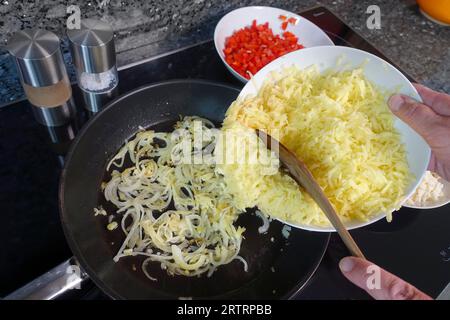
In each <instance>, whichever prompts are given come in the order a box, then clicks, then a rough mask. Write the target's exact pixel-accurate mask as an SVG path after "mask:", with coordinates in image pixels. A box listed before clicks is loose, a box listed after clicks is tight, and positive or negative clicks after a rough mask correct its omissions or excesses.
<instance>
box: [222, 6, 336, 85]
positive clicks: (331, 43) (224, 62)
mask: <svg viewBox="0 0 450 320" xmlns="http://www.w3.org/2000/svg"><path fill="white" fill-rule="evenodd" d="M245 10H277V11H283V12H285V13H286V14H289V16H292V17H295V18H297V19H304V20H306V21H307V23H311V24H312V25H314V26H315V27H317V28H318V29H320V30H321V31H322V33H323V35H324V37H326V38H327V39H328V40H329V42H330V44H329V45H328V46H334V42H333V40H331V38H330V37H329V36H328V34H327V33H326V32H325V31H324V30H323V29H322V28H320V27H319V26H318V25H316V24H315V23H314V22H312V21H311V20H309V19H307V18H305V17H303V16H301V15H299V14H297V13H294V12H292V11H288V10H285V9H281V8H276V7H271V6H245V7H240V8H236V9H234V10H232V11H230V12H228V13H227V14H225V15H224V16H223V17H222V18H220V20H219V22H217V24H216V26H215V28H214V35H213V40H214V47H215V49H216V52H217V54H218V55H219V57H220V59H221V60H222V62H223V64H224V65H225V66H226V68H227V69H228V70H229V71H230V72H231V73H232V74H233V75H234V76H235V77H236V78H238V79H239V80H240V81H241V82H243V83H244V84H245V83H247V82H248V81H249V79H246V78H244V77H243V76H242V75H240V74H239V73H238V72H236V71H235V70H234V69H233V68H232V67H231V66H230V65H229V64H228V63H227V62H226V61H225V57H224V54H223V52H221V51H220V50H219V47H218V42H219V41H218V39H217V38H218V32H219V26H221V24H223V23H224V20H225V19H226V18H227V17H229V15H231V14H233V13H235V12H238V11H245ZM324 46H327V45H324ZM307 48H314V47H305V48H303V49H300V50H304V49H307ZM296 51H298V50H296ZM293 52H295V51H293ZM290 53H292V52H290ZM278 58H280V57H278ZM278 58H277V59H278ZM275 60H276V59H275ZM275 60H274V61H275ZM269 64H270V63H269ZM263 68H264V67H263ZM260 70H262V69H260ZM260 70H258V72H259V71H260Z"/></svg>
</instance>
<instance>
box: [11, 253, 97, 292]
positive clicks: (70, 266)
mask: <svg viewBox="0 0 450 320" xmlns="http://www.w3.org/2000/svg"><path fill="white" fill-rule="evenodd" d="M88 278H89V277H88V275H87V274H86V272H84V271H83V270H82V269H81V267H80V265H79V264H78V262H77V260H76V259H75V258H74V257H72V258H70V259H69V260H67V261H64V262H63V263H61V264H60V265H58V266H56V267H55V268H53V269H51V270H50V271H48V272H46V273H44V274H43V275H41V276H40V277H38V278H36V279H34V280H33V281H31V282H30V283H28V284H26V285H25V286H23V287H22V288H20V289H17V290H16V291H14V292H13V293H11V294H9V295H8V296H6V297H5V298H4V299H5V300H53V299H56V298H58V297H60V296H61V295H62V294H64V293H67V292H68V291H69V290H72V289H80V288H81V285H82V283H83V282H84V281H85V280H87V279H88Z"/></svg>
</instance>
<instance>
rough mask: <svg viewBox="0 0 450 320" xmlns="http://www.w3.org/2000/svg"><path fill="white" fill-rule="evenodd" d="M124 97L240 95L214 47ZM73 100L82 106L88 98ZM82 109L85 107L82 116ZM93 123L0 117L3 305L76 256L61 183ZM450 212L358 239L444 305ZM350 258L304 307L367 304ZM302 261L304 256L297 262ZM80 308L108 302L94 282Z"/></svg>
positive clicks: (126, 87)
mask: <svg viewBox="0 0 450 320" xmlns="http://www.w3.org/2000/svg"><path fill="white" fill-rule="evenodd" d="M302 15H303V16H304V17H306V18H308V19H310V20H311V21H313V22H314V23H316V24H317V25H319V26H320V27H321V28H322V29H324V30H325V31H326V32H327V33H328V35H329V36H330V38H331V39H332V40H333V41H334V43H335V44H336V45H344V46H352V47H356V48H359V49H362V50H366V51H369V52H371V53H374V54H376V55H378V56H381V57H382V58H385V59H386V57H384V56H383V54H382V53H381V52H380V51H378V50H377V49H375V48H374V47H373V46H371V45H370V44H369V43H368V42H367V41H365V40H364V39H363V38H362V37H361V36H359V35H358V34H356V33H355V32H354V31H352V30H351V29H350V28H349V27H348V26H346V25H345V24H344V23H343V22H342V21H341V20H339V19H338V18H337V17H336V16H334V15H333V14H332V13H331V12H330V11H328V10H327V9H325V8H323V7H319V8H315V9H312V10H309V11H306V12H303V13H302ZM119 77H120V88H119V91H120V93H124V92H127V91H130V90H132V89H134V88H136V87H139V86H141V85H144V84H149V83H153V82H160V81H164V80H168V79H182V78H197V79H208V80H213V81H220V82H225V83H229V84H232V85H234V86H236V87H242V84H241V83H240V82H239V81H238V80H236V79H235V78H234V77H233V76H232V75H231V74H230V73H229V72H228V71H227V70H226V68H225V67H224V66H223V64H222V62H221V60H220V58H219V57H218V55H217V54H216V52H215V48H214V44H213V42H212V41H207V42H204V43H201V44H197V45H194V46H192V47H189V48H184V49H181V50H178V51H176V52H172V53H167V54H164V55H161V56H157V57H154V58H151V59H149V60H148V61H145V62H142V63H141V64H137V65H134V66H130V67H128V68H125V69H122V70H121V71H120V72H119ZM74 97H75V100H76V102H77V103H78V105H79V106H81V103H82V102H81V97H80V92H79V90H78V88H77V87H74ZM80 109H81V108H80ZM87 118H88V115H87V114H84V112H81V113H80V115H79V119H77V121H74V123H72V124H71V125H70V126H65V127H60V128H47V127H44V126H41V125H39V124H38V123H37V122H36V121H35V120H34V118H33V115H32V113H31V110H30V108H29V105H28V103H27V102H26V101H23V102H19V103H16V104H13V105H9V106H5V107H3V108H0V203H1V217H2V219H1V221H2V223H1V224H0V271H1V272H0V297H2V296H5V295H7V294H9V293H10V292H12V291H14V290H16V289H18V288H19V287H21V286H23V285H24V284H26V283H28V282H29V281H31V280H33V279H34V278H36V277H37V276H39V275H41V274H43V273H45V272H46V271H48V270H49V269H51V268H53V267H54V266H56V265H58V264H60V263H61V262H63V261H65V260H67V259H68V258H69V257H71V256H72V254H71V252H70V250H69V248H68V246H67V244H66V241H65V238H64V235H63V232H62V229H61V225H60V221H59V213H58V193H57V190H58V179H59V174H60V172H61V168H62V166H63V164H64V155H65V153H66V152H67V150H68V147H69V146H70V143H71V140H72V139H73V138H74V137H75V135H76V133H77V131H78V130H79V128H80V127H81V126H82V124H83V123H84V122H85V121H86V119H87ZM449 211H450V206H445V207H441V208H439V209H433V210H427V211H419V210H413V209H407V208H403V209H401V210H400V211H399V212H398V213H397V214H395V216H394V221H393V222H392V223H390V224H389V223H387V222H385V221H379V222H377V223H375V224H373V225H371V226H368V227H365V228H361V229H358V230H355V231H352V234H353V236H354V237H355V239H356V241H357V242H358V243H359V244H360V246H361V248H362V249H363V251H364V252H365V254H366V256H367V257H368V259H370V260H372V261H374V262H376V263H378V264H379V265H380V266H383V267H384V268H386V269H387V270H389V271H391V272H393V273H395V274H397V275H399V276H401V277H403V278H404V279H406V280H408V281H409V282H411V283H413V284H414V285H415V286H417V287H419V288H420V289H422V290H423V291H424V292H426V293H428V294H430V295H431V296H432V297H436V296H437V295H438V294H439V293H440V292H441V291H442V290H443V289H444V287H445V286H446V285H447V283H448V282H449V281H450V262H449V260H450V233H449V232H448V230H449V226H450V212H449ZM346 254H347V250H346V249H345V247H344V246H343V244H342V243H341V241H340V239H339V238H338V237H337V236H336V235H334V234H333V235H332V237H331V241H330V244H329V248H328V250H327V253H326V255H325V257H324V260H323V261H322V263H321V265H320V267H319V269H318V270H317V272H316V273H315V275H314V277H313V278H312V280H311V281H310V282H309V283H308V285H307V286H306V287H305V288H304V289H303V290H302V291H301V292H300V293H299V294H298V295H297V296H296V297H294V298H296V299H367V298H368V296H367V295H366V294H365V293H364V292H362V291H361V290H359V289H358V288H356V287H354V286H353V285H352V284H350V283H348V282H347V281H346V280H345V279H344V278H343V277H342V276H341V274H340V272H339V270H338V267H337V265H338V261H339V259H340V258H342V257H343V256H344V255H346ZM299 259H301V256H299ZM85 288H86V290H83V291H82V292H77V294H76V297H77V298H81V299H94V298H96V299H103V298H106V296H104V295H103V294H102V293H101V292H100V290H99V289H97V288H96V287H95V286H94V285H93V284H92V283H91V284H90V285H89V284H88V285H86V286H85Z"/></svg>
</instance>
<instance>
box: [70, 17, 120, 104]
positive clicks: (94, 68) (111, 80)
mask: <svg viewBox="0 0 450 320" xmlns="http://www.w3.org/2000/svg"><path fill="white" fill-rule="evenodd" d="M67 37H68V38H69V44H70V50H71V53H72V60H73V63H74V65H75V69H76V73H77V80H78V85H79V87H80V88H81V89H82V92H83V96H84V100H85V103H86V108H87V109H88V110H89V111H92V112H97V111H99V110H100V109H101V108H102V107H103V106H104V105H105V104H106V103H107V102H108V101H109V100H111V99H112V98H113V97H114V96H115V95H116V94H117V85H118V83H119V77H118V73H117V67H116V51H115V47H114V33H113V30H112V28H111V27H110V26H109V24H107V23H106V22H103V21H101V20H95V19H83V20H82V21H81V27H80V29H71V30H67Z"/></svg>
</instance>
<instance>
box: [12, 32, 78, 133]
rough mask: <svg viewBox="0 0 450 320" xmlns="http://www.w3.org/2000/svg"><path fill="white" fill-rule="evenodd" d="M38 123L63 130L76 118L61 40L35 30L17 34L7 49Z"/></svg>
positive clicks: (50, 34) (50, 33)
mask: <svg viewBox="0 0 450 320" xmlns="http://www.w3.org/2000/svg"><path fill="white" fill-rule="evenodd" d="M7 49H8V51H9V52H10V53H11V55H12V56H13V57H14V62H15V64H16V66H17V69H18V72H19V77H20V81H21V83H22V87H23V89H24V91H25V94H26V96H27V98H28V100H29V101H30V102H31V104H32V106H33V113H34V115H35V118H36V120H37V121H38V122H40V123H42V124H44V125H47V126H60V125H63V124H66V123H67V122H69V121H70V120H71V119H72V118H73V117H74V116H75V105H74V103H73V100H72V88H71V86H70V81H69V77H68V76H67V70H66V67H65V65H64V60H63V56H62V53H61V47H60V40H59V38H58V36H57V35H55V34H54V33H53V32H50V31H46V30H41V29H33V30H29V29H28V30H22V31H18V32H16V33H15V34H14V35H13V37H12V38H11V39H10V41H9V44H8V46H7Z"/></svg>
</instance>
